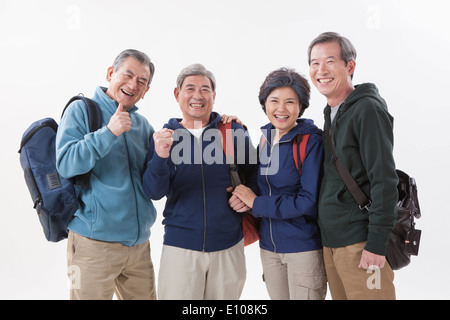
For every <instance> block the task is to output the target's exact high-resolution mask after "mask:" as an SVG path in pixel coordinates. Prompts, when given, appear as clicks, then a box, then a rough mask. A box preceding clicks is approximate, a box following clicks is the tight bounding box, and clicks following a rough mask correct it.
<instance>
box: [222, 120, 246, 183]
mask: <svg viewBox="0 0 450 320" xmlns="http://www.w3.org/2000/svg"><path fill="white" fill-rule="evenodd" d="M217 127H218V129H219V133H220V141H221V142H222V148H223V152H224V154H225V161H226V164H228V165H229V166H230V175H231V184H232V187H233V188H234V187H236V186H237V185H240V184H241V179H240V178H239V175H238V172H237V168H236V164H235V163H234V139H233V131H232V127H231V122H228V123H225V124H224V123H222V121H220V122H219V123H218V124H217Z"/></svg>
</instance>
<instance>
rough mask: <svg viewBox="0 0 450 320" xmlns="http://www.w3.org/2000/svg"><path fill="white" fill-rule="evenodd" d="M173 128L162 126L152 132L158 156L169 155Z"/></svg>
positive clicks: (165, 156)
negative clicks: (162, 127)
mask: <svg viewBox="0 0 450 320" xmlns="http://www.w3.org/2000/svg"><path fill="white" fill-rule="evenodd" d="M172 134H173V130H170V129H167V128H164V129H161V130H159V131H157V132H155V133H154V134H153V141H155V152H156V154H158V156H159V157H160V158H168V157H169V156H170V148H171V147H172V144H173V138H172Z"/></svg>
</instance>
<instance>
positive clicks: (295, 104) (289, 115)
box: [265, 87, 301, 138]
mask: <svg viewBox="0 0 450 320" xmlns="http://www.w3.org/2000/svg"><path fill="white" fill-rule="evenodd" d="M265 106H266V114H267V117H268V118H269V120H270V122H271V123H272V124H273V126H274V127H275V128H276V129H277V133H278V138H281V137H282V136H283V135H285V134H286V133H288V132H289V131H290V130H291V129H292V128H294V127H295V126H296V125H297V118H298V115H299V113H300V109H301V104H300V102H299V99H298V96H297V94H296V93H295V91H294V90H293V89H292V88H290V87H282V88H276V89H274V90H272V91H271V92H270V94H269V96H268V97H267V101H266V105H265Z"/></svg>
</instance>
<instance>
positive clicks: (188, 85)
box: [186, 83, 212, 90]
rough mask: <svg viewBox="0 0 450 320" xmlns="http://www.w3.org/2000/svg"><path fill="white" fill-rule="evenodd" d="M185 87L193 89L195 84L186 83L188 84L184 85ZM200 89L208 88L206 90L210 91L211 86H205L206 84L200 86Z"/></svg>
mask: <svg viewBox="0 0 450 320" xmlns="http://www.w3.org/2000/svg"><path fill="white" fill-rule="evenodd" d="M186 87H190V88H195V87H196V85H195V84H189V83H188V84H186ZM201 88H208V89H211V90H212V88H211V86H209V85H206V84H202V85H201Z"/></svg>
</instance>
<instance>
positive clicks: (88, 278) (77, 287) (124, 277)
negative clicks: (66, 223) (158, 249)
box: [67, 232, 156, 300]
mask: <svg viewBox="0 0 450 320" xmlns="http://www.w3.org/2000/svg"><path fill="white" fill-rule="evenodd" d="M67 267H68V276H69V280H70V286H71V289H70V298H71V299H72V300H110V299H112V298H113V295H114V293H116V297H117V298H118V299H120V300H154V299H156V292H155V276H154V271H153V264H152V261H151V258H150V243H149V241H148V240H147V241H146V242H144V243H142V244H139V245H136V246H132V247H127V246H124V245H123V244H120V243H117V242H104V241H98V240H92V239H88V238H86V237H83V236H81V235H79V234H77V233H74V232H69V237H68V242H67Z"/></svg>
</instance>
